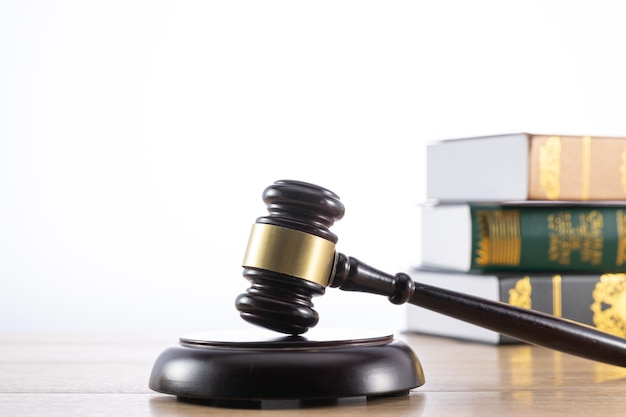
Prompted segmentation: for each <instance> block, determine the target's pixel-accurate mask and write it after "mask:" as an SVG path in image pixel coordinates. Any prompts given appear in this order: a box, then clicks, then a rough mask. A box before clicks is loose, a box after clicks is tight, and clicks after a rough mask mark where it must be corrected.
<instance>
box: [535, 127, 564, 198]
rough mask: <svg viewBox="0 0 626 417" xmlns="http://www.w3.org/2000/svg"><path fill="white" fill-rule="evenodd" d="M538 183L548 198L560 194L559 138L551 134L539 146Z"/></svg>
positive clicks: (556, 196) (557, 196)
mask: <svg viewBox="0 0 626 417" xmlns="http://www.w3.org/2000/svg"><path fill="white" fill-rule="evenodd" d="M539 184H540V185H541V188H542V189H543V190H544V191H545V193H546V198H547V199H548V200H558V199H559V196H560V195H561V138H560V137H559V136H551V137H549V138H548V140H546V142H545V143H544V144H543V145H542V146H541V147H540V148H539Z"/></svg>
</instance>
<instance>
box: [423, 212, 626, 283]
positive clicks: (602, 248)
mask: <svg viewBox="0 0 626 417" xmlns="http://www.w3.org/2000/svg"><path fill="white" fill-rule="evenodd" d="M421 216H422V219H421V220H422V222H421V228H422V231H421V236H422V244H421V259H420V261H421V264H422V265H424V266H426V267H434V268H443V269H450V270H456V271H463V272H470V271H528V272H530V271H540V272H557V273H561V272H596V273H604V272H626V237H625V234H626V232H625V230H626V205H617V204H609V203H606V204H596V205H574V204H550V205H547V204H533V203H526V204H523V203H520V204H501V205H486V204H439V205H430V206H424V207H423V208H422V210H421Z"/></svg>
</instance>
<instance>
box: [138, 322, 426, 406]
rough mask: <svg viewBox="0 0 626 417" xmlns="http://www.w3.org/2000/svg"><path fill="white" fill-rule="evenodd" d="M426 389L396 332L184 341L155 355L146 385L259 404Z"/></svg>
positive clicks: (243, 334)
mask: <svg viewBox="0 0 626 417" xmlns="http://www.w3.org/2000/svg"><path fill="white" fill-rule="evenodd" d="M422 384H424V374H423V371H422V367H421V364H420V362H419V360H418V358H417V356H416V355H415V354H414V353H413V351H412V350H411V349H410V347H409V346H408V345H407V344H405V343H404V342H402V341H399V340H395V339H394V337H393V335H392V334H388V333H384V332H375V331H367V330H360V329H359V330H339V329H337V330H332V331H331V330H327V329H313V330H311V331H310V332H309V333H307V335H306V337H305V336H284V335H279V334H277V333H274V332H271V331H268V330H264V329H261V328H259V329H256V328H252V329H245V330H240V331H227V332H198V333H192V334H187V335H184V336H182V337H181V338H180V341H179V343H178V345H175V346H172V347H169V348H168V349H166V350H165V351H164V352H163V353H161V355H160V356H159V357H158V358H157V360H156V362H155V364H154V367H153V369H152V374H151V376H150V384H149V385H150V388H151V389H152V390H154V391H157V392H161V393H165V394H171V395H175V396H177V397H178V398H179V399H189V400H196V401H197V400H206V401H213V402H215V401H227V402H228V401H230V402H238V401H253V402H254V401H257V402H258V401H263V400H318V399H319V400H324V399H337V398H344V397H358V396H367V397H380V396H402V395H407V394H408V393H409V390H410V389H412V388H416V387H418V386H421V385H422Z"/></svg>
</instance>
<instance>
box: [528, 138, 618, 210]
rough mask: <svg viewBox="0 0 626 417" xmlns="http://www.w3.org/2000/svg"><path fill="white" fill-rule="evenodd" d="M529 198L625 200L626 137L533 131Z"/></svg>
mask: <svg viewBox="0 0 626 417" xmlns="http://www.w3.org/2000/svg"><path fill="white" fill-rule="evenodd" d="M530 139H531V140H530V149H529V173H528V175H529V178H528V199H529V200H573V201H586V200H625V199H626V139H625V138H608V137H590V136H545V135H531V136H530Z"/></svg>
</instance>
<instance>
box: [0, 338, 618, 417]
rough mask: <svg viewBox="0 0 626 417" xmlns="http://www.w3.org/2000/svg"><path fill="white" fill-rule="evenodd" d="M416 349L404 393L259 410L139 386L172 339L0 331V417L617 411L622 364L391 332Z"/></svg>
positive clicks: (274, 405)
mask: <svg viewBox="0 0 626 417" xmlns="http://www.w3.org/2000/svg"><path fill="white" fill-rule="evenodd" d="M396 337H397V338H399V339H403V340H405V341H406V342H407V343H409V345H410V346H411V347H412V348H413V349H414V350H415V352H416V353H417V355H418V356H419V357H420V359H421V361H422V364H423V367H424V371H425V374H426V384H425V385H424V386H422V387H420V388H417V389H415V390H413V391H412V392H411V393H410V395H409V396H407V397H400V398H381V399H375V400H369V401H368V400H366V399H364V398H348V399H342V400H339V401H337V402H330V403H322V404H301V403H298V402H295V401H270V402H266V403H264V404H263V406H262V409H237V408H225V407H214V406H208V405H200V404H192V403H186V402H182V401H178V400H176V399H175V398H173V397H171V396H167V395H161V394H158V393H155V392H152V391H151V390H150V389H148V387H147V381H148V377H149V375H150V371H151V368H152V364H153V362H154V360H155V358H156V357H157V356H158V354H159V353H160V352H161V351H162V350H163V349H164V348H166V347H167V346H169V345H170V344H174V343H176V340H177V336H172V337H142V336H133V337H132V338H128V337H102V336H98V337H95V338H94V337H92V338H90V339H89V338H85V337H78V336H67V337H63V336H53V337H51V336H37V335H35V336H32V335H31V336H20V335H0V416H12V417H20V416H25V417H29V416H42V415H45V416H50V417H54V416H64V417H69V416H109V415H110V416H120V415H123V416H200V415H202V416H206V415H209V414H210V415H212V416H219V415H223V416H251V415H259V414H265V415H272V416H274V415H279V416H280V415H289V416H300V415H311V416H313V415H320V414H321V413H324V414H325V415H327V416H332V415H337V416H363V415H367V414H371V415H376V416H409V415H410V416H438V417H442V416H443V417H445V416H457V417H458V416H481V417H489V416H502V415H507V417H511V416H535V417H536V416H571V415H603V414H608V413H612V414H613V415H617V414H621V413H623V410H626V395H624V394H626V369H624V368H620V367H615V366H611V365H605V364H600V363H596V362H592V361H589V360H585V359H580V358H577V357H573V356H570V355H566V354H562V353H558V352H553V351H550V350H547V349H543V348H538V347H531V346H527V345H521V346H490V345H481V344H475V343H467V342H460V341H454V340H448V339H440V338H432V337H425V336H417V335H404V334H399V335H396Z"/></svg>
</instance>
